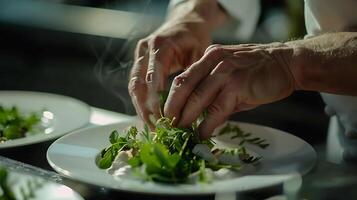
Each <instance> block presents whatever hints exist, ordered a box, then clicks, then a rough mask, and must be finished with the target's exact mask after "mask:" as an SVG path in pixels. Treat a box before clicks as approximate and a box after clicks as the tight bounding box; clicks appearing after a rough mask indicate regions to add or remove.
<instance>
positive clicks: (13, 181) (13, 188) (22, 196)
mask: <svg viewBox="0 0 357 200" xmlns="http://www.w3.org/2000/svg"><path fill="white" fill-rule="evenodd" d="M0 167H1V166H0ZM4 173H5V174H7V177H6V178H4V176H3V175H4ZM0 174H1V177H0V179H1V181H3V180H5V182H2V183H1V186H0V199H2V198H4V199H9V200H13V199H15V200H43V199H46V200H83V198H82V197H81V196H80V195H79V194H77V193H76V192H75V191H73V190H72V189H71V188H69V187H67V186H65V185H60V184H57V183H52V182H49V181H46V180H44V179H42V178H40V177H36V176H32V175H28V174H20V173H17V172H11V171H8V170H6V169H5V168H1V169H0ZM12 195H13V196H12ZM9 197H14V198H9Z"/></svg>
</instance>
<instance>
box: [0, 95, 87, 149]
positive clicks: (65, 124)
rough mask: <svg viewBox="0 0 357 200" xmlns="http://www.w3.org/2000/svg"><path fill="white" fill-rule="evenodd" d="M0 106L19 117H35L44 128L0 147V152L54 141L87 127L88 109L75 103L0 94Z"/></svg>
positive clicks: (59, 97)
mask: <svg viewBox="0 0 357 200" xmlns="http://www.w3.org/2000/svg"><path fill="white" fill-rule="evenodd" d="M0 105H1V106H3V107H6V108H9V107H12V106H16V107H17V108H18V110H19V112H20V113H24V114H30V113H38V114H39V115H40V117H41V119H42V122H43V121H45V122H43V124H45V125H44V127H42V128H41V129H40V131H39V132H38V133H35V134H32V135H29V136H26V137H23V138H19V139H13V140H8V141H5V142H3V143H0V149H3V148H10V147H17V146H23V145H29V144H34V143H39V142H44V141H48V140H53V139H56V138H58V137H60V136H62V135H64V134H66V133H68V132H70V131H73V130H76V129H78V128H81V127H83V126H84V125H86V124H88V123H89V117H90V107H89V106H88V105H87V104H85V103H84V102H82V101H79V100H77V99H74V98H71V97H67V96H62V95H57V94H50V93H42V92H30V91H0Z"/></svg>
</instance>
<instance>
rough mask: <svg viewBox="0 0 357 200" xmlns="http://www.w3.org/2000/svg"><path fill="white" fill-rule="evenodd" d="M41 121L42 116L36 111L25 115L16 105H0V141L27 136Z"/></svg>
mask: <svg viewBox="0 0 357 200" xmlns="http://www.w3.org/2000/svg"><path fill="white" fill-rule="evenodd" d="M39 121H40V118H39V117H38V116H37V114H35V113H32V114H30V115H29V116H25V115H21V114H20V112H19V111H18V109H17V108H16V107H15V106H13V107H11V108H5V107H2V106H0V142H5V141H7V140H11V139H17V138H21V137H25V134H26V133H28V132H30V131H32V129H33V127H34V126H35V125H36V124H37V123H39Z"/></svg>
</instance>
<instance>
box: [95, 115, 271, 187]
mask: <svg viewBox="0 0 357 200" xmlns="http://www.w3.org/2000/svg"><path fill="white" fill-rule="evenodd" d="M194 124H195V123H194ZM227 126H228V128H227V127H225V128H223V129H222V130H224V132H222V133H223V134H225V133H228V130H232V125H227ZM234 127H236V126H234ZM234 130H240V129H239V127H236V129H234ZM240 131H241V130H240ZM231 132H232V131H231ZM243 135H244V134H243ZM237 137H238V136H237ZM239 137H240V136H239ZM240 138H241V139H242V140H246V141H248V140H249V139H246V138H245V137H240ZM109 141H110V143H111V146H109V147H108V148H106V149H103V151H102V153H101V156H100V160H99V163H98V166H99V167H100V168H102V169H107V168H109V167H110V166H111V165H112V163H113V161H114V160H115V157H116V156H117V155H118V153H119V152H121V151H126V152H128V153H129V154H130V158H129V160H128V164H129V165H131V167H132V168H133V169H134V170H137V172H138V173H139V174H140V176H141V177H143V178H144V179H146V180H151V181H158V182H166V183H181V182H185V181H186V180H187V178H188V176H189V175H191V174H192V173H195V172H198V175H199V180H200V181H203V182H208V181H209V180H208V179H207V178H206V170H205V169H206V168H210V169H212V170H214V171H215V170H219V169H222V168H227V169H231V170H240V169H241V168H242V165H241V164H226V163H222V162H220V161H219V160H209V161H207V160H204V159H203V158H201V157H200V156H198V155H196V154H194V153H193V151H192V150H193V149H194V148H195V146H196V145H197V144H203V145H205V147H206V148H208V149H209V151H210V153H212V156H213V157H218V156H219V154H223V153H226V154H230V155H234V156H238V157H239V159H240V160H241V161H242V163H245V164H251V163H256V162H257V161H258V160H259V159H260V157H255V156H252V155H250V154H249V153H247V152H246V149H245V147H244V146H242V145H240V146H239V147H238V148H236V149H230V150H221V149H217V148H214V143H213V141H212V140H205V141H202V140H200V139H199V138H198V132H197V127H196V125H194V126H192V127H191V128H177V127H173V126H172V121H171V120H170V119H168V118H165V117H162V118H160V119H159V120H158V121H157V122H156V129H155V131H154V132H150V131H149V129H148V128H147V126H145V128H144V130H143V131H142V132H140V133H139V131H138V130H137V128H136V127H130V128H129V129H127V130H126V131H125V132H124V133H123V134H119V133H118V132H117V131H113V132H112V133H111V134H110V136H109ZM249 141H250V140H249ZM252 144H255V145H257V146H258V147H262V148H263V147H264V148H266V146H267V145H268V144H266V143H261V142H258V143H252ZM262 144H264V145H262Z"/></svg>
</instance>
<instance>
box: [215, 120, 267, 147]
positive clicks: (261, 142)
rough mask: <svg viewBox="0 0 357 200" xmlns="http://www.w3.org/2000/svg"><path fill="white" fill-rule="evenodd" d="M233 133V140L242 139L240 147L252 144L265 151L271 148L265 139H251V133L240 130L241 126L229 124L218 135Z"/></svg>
mask: <svg viewBox="0 0 357 200" xmlns="http://www.w3.org/2000/svg"><path fill="white" fill-rule="evenodd" d="M229 133H233V134H234V135H233V136H232V137H231V139H235V138H240V139H241V142H240V143H239V145H243V144H244V143H246V142H247V143H250V144H252V145H256V146H259V147H260V148H262V149H265V148H267V147H268V146H269V143H267V141H266V140H265V139H261V138H258V137H251V136H252V133H249V132H244V131H243V130H242V129H240V128H239V126H234V125H231V124H229V123H227V125H226V126H225V127H223V128H222V129H221V130H220V132H219V133H218V135H224V134H229Z"/></svg>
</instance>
